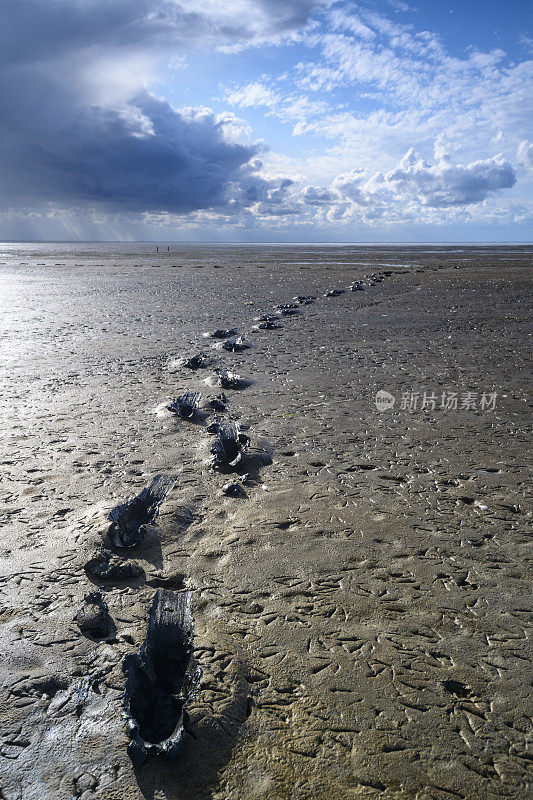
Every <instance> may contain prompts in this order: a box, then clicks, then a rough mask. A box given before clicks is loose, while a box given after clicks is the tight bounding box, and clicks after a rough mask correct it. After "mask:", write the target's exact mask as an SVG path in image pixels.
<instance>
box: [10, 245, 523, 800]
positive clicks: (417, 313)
mask: <svg viewBox="0 0 533 800" xmlns="http://www.w3.org/2000/svg"><path fill="white" fill-rule="evenodd" d="M154 251H155V246H152V245H124V246H116V247H115V246H111V245H110V246H105V247H104V246H100V247H99V246H97V245H94V246H80V247H78V248H77V249H75V248H73V247H72V246H71V245H64V246H57V245H54V246H38V245H24V246H22V245H19V246H16V245H10V246H2V248H0V262H3V263H0V279H1V281H2V298H3V299H2V304H3V315H2V316H3V322H2V325H3V331H2V354H1V357H0V358H1V360H0V368H1V373H2V386H3V388H2V395H1V406H2V419H3V424H2V432H3V435H2V439H1V462H2V479H1V480H2V494H3V500H4V503H3V508H2V513H1V516H0V523H1V526H2V527H1V531H2V539H1V549H0V575H1V578H0V592H1V595H0V603H1V605H0V636H1V647H0V663H1V669H0V682H1V683H0V686H1V689H0V731H1V742H0V754H1V756H2V758H1V759H0V785H1V786H2V792H3V797H4V798H6V800H71V798H73V797H74V798H83V800H93V798H94V800H96V799H98V800H104V799H105V800H119V799H120V800H126V799H127V800H141V798H145V799H147V798H150V800H152V798H153V799H154V800H162V799H163V798H165V800H181V798H187V800H208V798H209V799H212V800H248V799H249V798H262V799H264V800H271V799H272V800H274V799H275V800H277V799H278V798H279V799H280V800H282V799H283V800H285V799H287V800H289V799H290V800H304V798H305V799H306V800H307V799H308V798H309V799H311V798H312V799H313V800H314V799H315V798H328V800H340V799H341V798H342V799H343V800H344V798H349V799H350V800H351V799H352V798H379V800H407V799H411V798H412V799H413V800H456V798H462V799H463V800H477V798H480V800H492V798H509V800H511V799H512V800H520V799H521V798H526V797H527V796H528V783H527V771H528V767H530V765H531V758H532V750H531V738H530V731H531V714H532V703H531V686H530V671H529V664H530V662H529V659H530V656H531V652H530V647H529V633H530V630H531V628H530V624H531V598H530V584H531V570H530V568H529V562H528V536H527V534H528V530H530V522H531V503H530V499H529V498H528V494H527V489H528V484H527V481H528V477H529V472H528V469H527V465H528V462H527V444H528V432H529V422H530V405H531V404H530V399H529V395H528V385H529V373H528V369H527V367H528V356H529V342H530V319H531V308H530V303H529V298H530V291H529V289H530V275H531V272H530V266H531V254H532V248H526V247H502V246H498V247H493V248H491V247H486V248H473V247H466V246H465V247H462V246H454V247H444V246H439V247H433V248H432V247H429V246H421V247H412V248H409V247H404V248H394V247H391V248H377V247H364V246H362V247H348V246H346V247H318V246H317V247H313V246H310V247H296V246H295V247H270V246H269V247H266V246H265V247H230V246H228V247H219V248H208V247H205V248H199V247H195V248H192V247H191V248H187V247H184V246H183V247H173V248H172V252H170V253H168V254H167V253H166V252H162V253H155V252H154ZM385 272H390V273H391V274H390V275H386V276H384V278H383V280H380V281H378V282H374V281H370V280H369V279H368V276H370V275H378V274H383V273H385ZM357 280H365V282H366V283H367V285H366V286H365V288H364V290H363V291H354V292H351V291H346V292H345V293H344V294H340V295H339V296H334V297H325V296H324V294H325V293H326V292H327V291H328V290H330V289H334V288H346V287H347V286H349V285H350V284H351V283H352V282H353V281H357ZM370 283H373V284H374V285H368V284H370ZM310 294H313V295H317V300H316V302H315V303H313V304H312V305H309V306H302V307H301V309H299V312H300V313H298V314H295V315H292V316H283V317H282V318H281V319H280V325H281V327H279V328H277V329H274V330H260V331H254V330H253V326H254V325H255V324H256V321H255V320H254V318H256V317H258V316H260V315H262V314H264V313H266V312H269V311H271V310H272V309H274V308H275V307H276V305H278V304H280V303H286V302H290V301H291V300H292V298H293V297H294V296H296V295H310ZM219 327H236V328H238V329H239V332H240V333H242V334H243V335H244V337H245V339H246V341H247V342H249V343H250V345H251V347H250V348H249V349H248V350H246V351H245V352H243V353H230V352H226V351H225V350H223V349H221V348H220V347H213V345H214V344H215V342H214V340H211V339H207V338H204V337H203V336H202V334H203V333H204V332H207V331H212V330H214V329H215V328H219ZM199 351H204V352H206V353H208V354H209V356H210V357H211V358H212V364H211V365H210V366H208V367H205V368H203V369H198V370H196V371H194V370H188V369H186V368H184V367H181V366H180V365H179V363H174V362H179V360H180V359H182V358H183V357H187V356H190V355H193V354H194V353H197V352H199ZM217 366H219V367H225V368H229V369H232V370H234V371H235V372H238V373H240V374H241V375H242V376H243V378H245V379H246V380H247V381H248V385H247V386H246V388H243V389H240V390H230V391H226V395H227V397H228V415H229V416H230V417H231V418H232V419H235V420H238V421H239V422H240V423H241V424H242V425H245V426H249V428H248V429H247V433H248V435H249V436H250V437H251V446H250V448H249V450H248V454H247V461H246V462H245V464H243V465H240V466H239V469H240V471H241V472H243V471H244V470H245V469H248V468H249V469H250V471H251V472H252V478H253V479H252V481H251V483H250V484H249V485H248V484H247V485H246V486H245V487H244V493H245V496H243V497H240V498H233V497H227V496H225V495H224V494H223V493H222V486H223V485H224V484H225V483H226V482H227V481H228V480H229V478H228V476H227V475H223V474H220V473H218V472H216V471H213V470H212V469H211V467H210V461H211V454H210V447H211V444H212V441H213V437H212V436H211V435H210V434H209V433H208V431H207V430H206V428H207V425H208V423H209V422H210V421H211V420H212V418H213V414H212V413H211V412H210V408H209V405H208V402H209V399H210V398H212V397H214V396H215V395H216V394H217V393H218V392H220V391H221V390H220V388H219V387H217V386H216V385H213V384H214V381H213V377H214V376H215V368H216V367H217ZM197 390H201V391H202V393H203V399H202V411H203V412H204V413H202V414H200V415H198V417H197V418H196V419H195V420H193V421H187V420H181V419H179V418H177V416H176V415H173V414H171V413H170V412H169V411H167V409H166V406H167V405H168V402H169V401H170V400H171V399H172V398H173V397H176V396H177V395H179V394H180V393H181V392H182V391H197ZM378 390H385V391H388V392H389V393H391V394H392V395H393V396H394V397H395V398H396V402H395V404H394V406H393V408H389V409H386V410H384V411H381V412H380V411H378V410H377V408H376V405H375V395H376V392H377V391H378ZM424 392H426V406H427V407H426V408H425V409H422V408H421V403H422V400H423V394H424ZM443 392H444V393H445V397H446V400H447V401H448V400H449V398H450V394H451V393H457V395H458V408H457V409H454V408H453V407H452V408H450V409H449V410H442V409H441V408H440V402H441V397H442V393H443ZM467 392H471V393H473V394H472V395H470V403H471V404H472V403H475V406H476V407H475V408H461V407H460V406H461V404H463V403H465V404H466V405H468V403H467V402H466V401H465V398H464V396H465V394H466V393H467ZM417 393H418V394H419V398H418V402H417V407H416V408H411V409H409V408H404V407H402V406H405V405H406V402H407V404H410V403H411V404H414V397H412V394H413V395H416V394H417ZM493 393H496V398H495V406H494V408H493V409H491V408H490V407H489V408H485V409H483V410H482V408H481V397H482V395H483V394H484V395H485V400H484V401H483V403H484V404H486V403H488V404H489V406H490V396H491V395H493ZM433 395H434V396H435V400H434V401H432V400H431V397H432V396H433ZM402 396H403V398H404V399H403V403H402ZM433 402H434V403H435V408H433V407H432V405H433ZM451 402H452V405H453V400H452V401H451ZM241 466H242V468H241ZM158 473H165V474H173V475H176V476H177V480H176V484H175V486H174V488H173V490H172V492H171V494H170V495H169V496H168V497H167V498H166V500H165V502H164V503H163V505H162V506H161V510H160V516H159V519H158V527H157V531H152V532H151V533H150V535H149V537H148V540H147V542H146V544H145V545H144V546H143V547H142V548H141V550H140V551H139V552H138V553H137V552H136V553H132V557H133V558H135V559H136V561H138V563H139V564H140V565H142V567H143V570H144V573H145V576H144V577H143V578H140V579H138V580H134V581H129V582H124V581H122V582H121V581H115V582H113V583H112V584H107V585H106V590H105V591H104V597H105V600H106V602H107V604H108V606H109V612H110V615H111V618H112V621H113V629H112V632H111V634H110V636H109V637H108V639H107V640H106V641H100V642H97V641H93V640H91V639H90V638H87V637H85V636H83V635H82V633H81V632H80V630H79V628H78V626H77V625H76V623H75V622H74V621H73V617H74V614H75V613H76V611H77V610H78V609H79V608H80V605H81V603H82V600H83V597H84V595H85V594H87V593H88V592H90V591H94V589H95V588H96V586H95V585H94V583H92V582H91V581H90V579H89V578H88V576H87V574H86V572H85V571H84V565H85V564H86V563H87V561H88V560H89V559H90V558H91V557H92V556H93V554H94V553H95V550H97V548H98V546H99V545H101V544H106V545H107V541H106V531H107V528H108V526H109V521H108V520H107V515H108V513H109V511H110V510H111V509H112V508H113V507H114V506H116V505H118V504H120V503H122V502H124V501H125V500H127V499H128V498H130V497H132V496H134V495H135V494H137V493H138V492H140V491H141V490H142V489H143V488H144V487H145V486H147V485H148V484H149V483H150V481H151V480H152V478H153V477H154V475H156V474H158ZM230 477H231V476H230ZM157 587H166V588H170V589H173V590H176V591H179V590H181V589H183V588H189V589H190V590H191V591H192V592H193V598H194V613H195V619H196V625H195V646H196V657H197V659H198V661H199V663H200V665H201V668H202V670H203V677H202V681H201V686H200V693H199V696H198V700H197V701H196V702H195V703H194V704H193V705H192V706H191V707H190V709H189V714H190V723H189V726H188V733H187V735H186V742H185V750H184V753H183V755H181V756H179V757H178V758H177V759H176V760H175V761H170V760H168V759H165V758H155V757H152V756H151V757H150V758H149V759H148V760H147V761H146V762H145V764H144V765H143V766H142V767H141V769H140V770H138V771H135V770H134V769H133V766H132V763H131V761H130V759H129V757H128V754H127V749H126V748H127V745H128V741H129V740H128V736H127V734H126V731H125V728H124V724H123V720H122V717H121V701H122V696H123V691H124V675H123V672H122V662H123V659H124V657H125V656H127V655H129V654H131V653H134V652H137V651H138V649H139V646H140V644H141V643H142V641H143V639H144V636H145V632H146V621H147V614H148V609H149V607H150V603H151V600H152V597H153V594H154V591H155V589H156V588H157ZM528 748H529V749H528ZM0 796H2V795H1V794H0Z"/></svg>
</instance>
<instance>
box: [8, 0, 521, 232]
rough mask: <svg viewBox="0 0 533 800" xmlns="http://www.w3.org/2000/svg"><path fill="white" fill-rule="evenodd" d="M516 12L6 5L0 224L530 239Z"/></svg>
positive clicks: (36, 0)
mask: <svg viewBox="0 0 533 800" xmlns="http://www.w3.org/2000/svg"><path fill="white" fill-rule="evenodd" d="M531 11H532V5H531V3H529V2H524V1H522V2H520V1H516V0H515V1H514V2H508V3H505V4H503V3H501V2H495V0H486V1H485V2H479V1H478V0H469V2H468V3H461V4H460V5H459V4H455V3H451V2H441V1H440V0H432V2H427V0H426V2H423V3H422V2H418V3H416V2H409V3H408V2H403V0H367V1H366V2H361V3H355V2H331V0H233V2H232V3H226V2H222V1H221V0H3V2H2V5H1V9H0V62H2V63H1V67H2V69H1V71H0V101H1V102H0V175H1V180H0V237H1V238H4V239H119V240H122V239H123V240H128V239H150V240H160V241H164V240H169V241H179V240H182V241H190V240H196V241H402V240H403V241H416V240H421V241H431V240H433V241H445V240H449V241H453V240H461V241H465V240H472V241H477V240H485V241H505V240H507V241H522V240H530V239H531V238H532V236H531V230H532V227H533V226H532V218H533V215H532V205H531V197H532V196H533V193H532V188H533V133H532V124H531V122H532V119H533V114H532V97H533V92H532V83H533V81H532V76H533V34H532V33H531V29H530V20H531Z"/></svg>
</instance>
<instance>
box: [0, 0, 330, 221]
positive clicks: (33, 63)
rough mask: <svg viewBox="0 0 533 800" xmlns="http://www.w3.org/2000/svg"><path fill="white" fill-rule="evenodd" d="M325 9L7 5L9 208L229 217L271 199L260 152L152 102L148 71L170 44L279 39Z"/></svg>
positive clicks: (143, 1)
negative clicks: (260, 170) (93, 207)
mask: <svg viewBox="0 0 533 800" xmlns="http://www.w3.org/2000/svg"><path fill="white" fill-rule="evenodd" d="M317 4H318V0H293V2H281V1H280V0H274V2H273V0H244V3H243V4H241V6H240V11H241V13H239V14H237V13H234V12H233V11H232V6H231V4H228V6H227V7H222V10H221V6H220V4H217V3H214V2H213V3H212V2H209V0H202V2H199V1H195V0H188V1H187V2H182V3H179V2H170V1H169V0H128V1H127V2H126V0H2V3H1V5H0V63H1V64H2V77H1V78H0V178H1V182H0V205H1V207H3V208H6V207H16V206H26V207H28V206H31V204H32V203H42V202H48V201H50V202H54V203H57V204H66V205H68V204H78V205H79V204H84V203H86V204H102V205H104V206H105V207H107V208H113V207H116V208H118V209H124V210H131V211H170V212H175V213H187V212H189V211H194V210H199V209H218V210H227V211H229V212H231V211H234V210H235V209H238V208H239V207H240V206H242V205H243V204H244V205H245V204H247V203H248V204H249V203H251V202H253V199H254V197H256V196H263V195H264V194H265V193H266V192H267V191H268V187H267V186H266V184H265V181H263V180H261V179H260V178H258V177H257V176H256V175H255V174H254V170H255V162H254V159H255V157H256V155H257V152H258V148H257V147H256V146H254V145H243V144H235V143H233V142H231V141H228V139H227V138H226V137H225V132H224V126H223V124H222V123H220V122H219V121H217V119H216V118H215V116H214V115H213V113H211V112H209V111H206V110H201V111H186V112H184V111H178V110H176V109H173V108H172V107H171V106H170V105H169V104H168V103H167V102H165V101H164V100H162V99H158V98H156V97H154V96H153V95H151V94H150V93H149V92H148V91H146V89H144V88H143V78H144V75H143V63H144V61H146V63H147V64H150V62H151V60H153V58H154V51H155V50H156V49H158V48H161V47H162V46H165V47H168V49H167V50H166V52H173V53H176V52H182V50H183V49H185V48H186V47H191V46H194V45H195V44H196V45H198V43H203V42H209V43H210V46H233V45H242V44H244V45H246V44H247V43H253V42H257V41H274V40H276V38H279V37H280V36H283V35H286V34H290V33H291V32H293V31H295V30H296V29H297V28H298V27H300V26H301V25H303V24H304V23H305V22H306V20H307V19H308V16H309V13H310V11H311V10H312V9H313V7H315V6H316V5H317ZM243 8H244V10H245V11H246V10H247V11H248V12H249V13H242V11H243ZM158 52H159V53H161V50H160V49H158ZM130 66H131V72H132V75H133V77H132V75H130V74H129V71H130V69H129V68H130ZM144 69H148V67H144ZM136 72H137V73H138V74H137V75H135V73H136ZM106 82H107V85H108V86H107V88H108V90H109V91H107V92H106ZM240 184H242V186H241V188H239V185H240ZM243 188H245V191H243ZM274 198H275V194H274V195H272V202H274Z"/></svg>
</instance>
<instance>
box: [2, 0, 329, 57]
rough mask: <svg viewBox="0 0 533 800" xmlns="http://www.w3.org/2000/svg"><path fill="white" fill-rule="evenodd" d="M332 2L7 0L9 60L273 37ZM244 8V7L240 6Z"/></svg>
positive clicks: (4, 2)
mask: <svg viewBox="0 0 533 800" xmlns="http://www.w3.org/2000/svg"><path fill="white" fill-rule="evenodd" d="M323 4H324V0H248V2H244V3H241V4H240V6H239V9H238V13H232V4H231V2H230V1H229V0H228V3H227V5H226V8H225V9H223V10H221V8H220V4H217V3H215V2H213V0H203V1H202V2H200V0H183V1H182V2H179V1H178V0H2V3H1V12H0V13H1V17H2V25H1V26H0V59H2V61H3V62H4V63H17V62H21V61H22V62H24V61H36V60H38V59H40V58H43V57H44V58H47V57H48V56H53V57H57V56H61V55H62V54H64V53H68V52H72V51H74V50H77V49H79V48H83V47H89V46H93V45H98V46H104V47H109V46H111V47H129V46H147V47H154V46H156V45H160V44H163V43H168V44H179V45H186V44H188V43H191V42H192V43H194V42H197V41H198V40H200V39H209V40H211V41H212V42H213V43H214V44H218V45H229V44H233V43H235V42H244V43H246V42H249V41H253V40H268V39H269V38H272V37H276V36H280V35H284V34H290V33H291V32H294V31H296V30H298V29H299V28H301V27H302V26H303V25H305V23H306V22H307V21H308V19H309V15H310V13H311V12H312V11H313V9H315V8H316V7H317V6H320V5H323ZM236 10H237V9H236Z"/></svg>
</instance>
